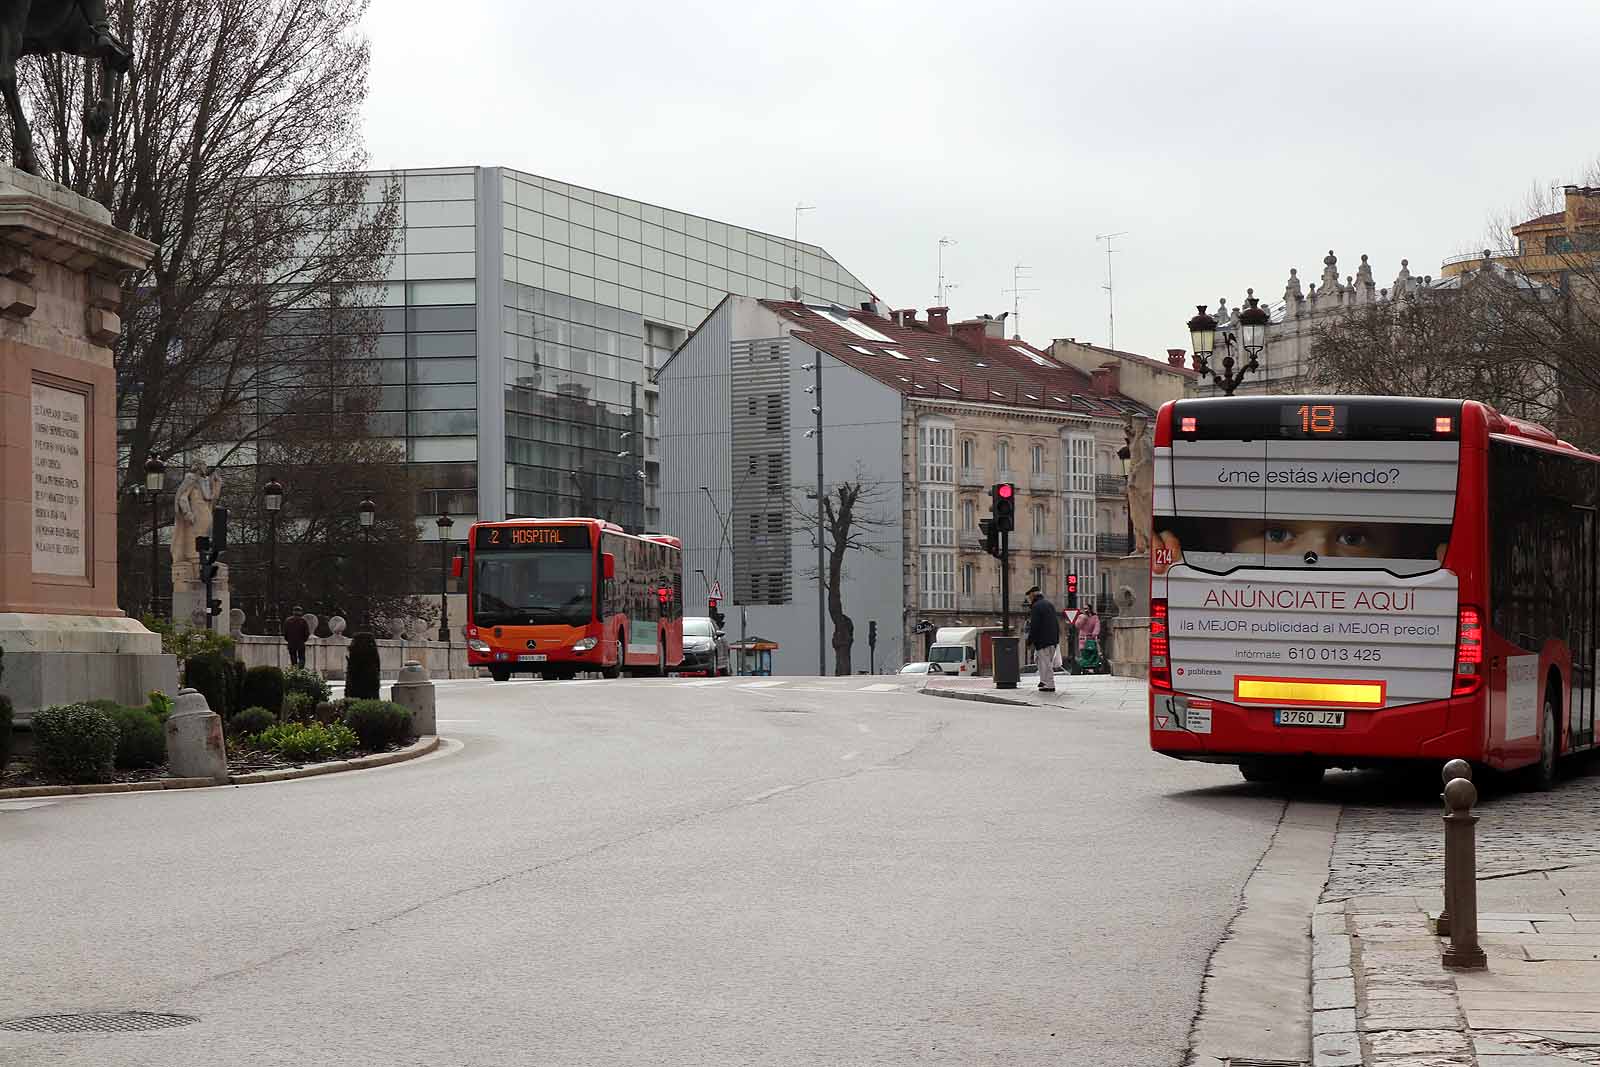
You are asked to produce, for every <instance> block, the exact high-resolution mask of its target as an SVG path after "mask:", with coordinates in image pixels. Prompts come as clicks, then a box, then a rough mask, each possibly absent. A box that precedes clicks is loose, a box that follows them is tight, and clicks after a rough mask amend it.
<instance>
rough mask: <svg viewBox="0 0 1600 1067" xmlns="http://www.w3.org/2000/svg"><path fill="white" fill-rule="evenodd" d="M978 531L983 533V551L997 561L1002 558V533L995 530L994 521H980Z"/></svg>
mask: <svg viewBox="0 0 1600 1067" xmlns="http://www.w3.org/2000/svg"><path fill="white" fill-rule="evenodd" d="M978 529H980V530H982V531H983V550H984V551H985V552H987V553H989V555H991V556H993V557H994V558H995V559H999V558H1000V531H999V530H996V529H995V528H994V520H993V519H979V520H978Z"/></svg>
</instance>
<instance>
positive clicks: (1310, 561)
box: [528, 552, 1317, 648]
mask: <svg viewBox="0 0 1600 1067" xmlns="http://www.w3.org/2000/svg"><path fill="white" fill-rule="evenodd" d="M1316 562H1317V554H1316V553H1315V552H1307V553H1306V565H1307V566H1311V565H1314V564H1315V563H1316ZM528 647H529V648H532V647H533V642H532V641H529V642H528Z"/></svg>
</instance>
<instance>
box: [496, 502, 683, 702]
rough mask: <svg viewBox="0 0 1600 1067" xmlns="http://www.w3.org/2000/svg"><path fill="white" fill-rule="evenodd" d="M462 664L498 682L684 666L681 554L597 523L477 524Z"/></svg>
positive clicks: (661, 542) (669, 541) (665, 541)
mask: <svg viewBox="0 0 1600 1067" xmlns="http://www.w3.org/2000/svg"><path fill="white" fill-rule="evenodd" d="M465 562H466V572H467V574H466V577H467V628H466V633H467V662H468V663H469V664H470V665H472V666H476V667H487V668H488V669H489V673H490V675H491V676H492V677H493V678H494V679H495V680H496V681H505V680H506V679H508V678H510V677H511V676H512V675H513V674H518V673H525V674H538V675H539V676H540V677H542V678H545V679H552V678H571V677H573V676H574V675H576V674H577V673H578V672H580V671H598V672H600V673H601V674H603V675H605V676H606V677H607V678H615V677H617V676H618V675H619V674H621V673H622V672H624V671H627V672H628V673H630V674H665V673H667V672H668V671H669V670H671V669H673V668H675V667H676V666H678V664H679V663H680V662H681V661H682V659H683V547H682V544H681V543H680V542H679V541H678V539H677V538H675V537H668V536H666V535H664V534H643V535H634V534H629V533H625V532H623V529H622V527H620V526H617V525H615V524H613V523H610V522H606V521H604V520H601V519H507V520H505V521H503V522H476V523H473V524H472V529H471V531H470V532H469V533H468V536H467V558H466V560H465Z"/></svg>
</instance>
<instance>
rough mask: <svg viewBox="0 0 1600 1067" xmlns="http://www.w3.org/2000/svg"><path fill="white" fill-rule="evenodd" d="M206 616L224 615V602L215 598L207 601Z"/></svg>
mask: <svg viewBox="0 0 1600 1067" xmlns="http://www.w3.org/2000/svg"><path fill="white" fill-rule="evenodd" d="M206 614H207V615H213V616H215V615H221V614H222V601H220V600H218V599H216V598H215V597H213V598H212V599H210V600H208V601H206Z"/></svg>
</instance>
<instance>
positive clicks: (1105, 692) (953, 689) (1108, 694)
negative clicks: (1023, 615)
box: [922, 674, 1149, 714]
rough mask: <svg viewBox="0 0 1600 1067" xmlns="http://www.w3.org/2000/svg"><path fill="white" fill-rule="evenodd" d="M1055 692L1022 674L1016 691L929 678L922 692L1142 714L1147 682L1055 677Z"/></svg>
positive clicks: (988, 681)
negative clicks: (1040, 686) (1043, 690)
mask: <svg viewBox="0 0 1600 1067" xmlns="http://www.w3.org/2000/svg"><path fill="white" fill-rule="evenodd" d="M1055 682H1056V691H1055V692H1054V693H1041V692H1039V679H1038V676H1037V675H1033V674H1024V675H1023V676H1022V680H1021V681H1020V682H1018V683H1017V687H1016V688H1015V689H996V688H995V687H994V679H993V678H963V677H960V676H957V675H938V674H933V675H929V676H928V679H927V681H926V682H924V683H923V685H922V691H923V692H925V693H932V694H933V695H935V696H944V697H958V699H963V700H980V701H984V702H987V703H993V704H1015V705H1032V706H1034V707H1041V708H1068V709H1073V708H1086V707H1089V706H1091V705H1092V706H1094V707H1095V708H1099V709H1107V708H1110V709H1113V710H1119V711H1125V710H1130V709H1132V710H1136V711H1138V712H1140V713H1141V714H1143V713H1144V710H1145V708H1146V707H1147V706H1148V704H1147V700H1148V692H1149V689H1148V683H1146V681H1145V680H1144V679H1143V678H1118V677H1116V676H1115V675H1110V674H1073V675H1068V674H1057V675H1056V678H1055Z"/></svg>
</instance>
